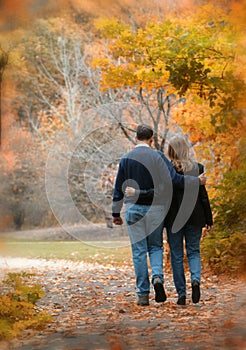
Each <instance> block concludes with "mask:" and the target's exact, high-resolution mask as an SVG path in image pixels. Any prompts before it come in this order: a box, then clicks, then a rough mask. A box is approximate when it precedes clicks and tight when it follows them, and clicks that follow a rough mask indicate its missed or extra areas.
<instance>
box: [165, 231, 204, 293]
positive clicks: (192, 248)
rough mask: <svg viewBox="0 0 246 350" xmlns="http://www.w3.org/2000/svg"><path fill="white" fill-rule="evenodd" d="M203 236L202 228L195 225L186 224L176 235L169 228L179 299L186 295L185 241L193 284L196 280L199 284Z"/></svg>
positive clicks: (172, 261)
mask: <svg viewBox="0 0 246 350" xmlns="http://www.w3.org/2000/svg"><path fill="white" fill-rule="evenodd" d="M201 234H202V228H201V227H196V226H193V225H188V224H186V225H184V227H183V228H182V229H181V230H180V231H178V232H176V233H173V232H172V231H171V228H170V227H167V239H168V243H169V247H170V252H171V264H172V270H173V280H174V284H175V288H176V290H177V293H178V295H179V297H180V296H183V295H186V280H185V273H184V240H185V247H186V255H187V259H188V263H189V269H190V276H191V283H192V282H194V281H195V280H197V281H198V282H200V280H201V259H200V240H201Z"/></svg>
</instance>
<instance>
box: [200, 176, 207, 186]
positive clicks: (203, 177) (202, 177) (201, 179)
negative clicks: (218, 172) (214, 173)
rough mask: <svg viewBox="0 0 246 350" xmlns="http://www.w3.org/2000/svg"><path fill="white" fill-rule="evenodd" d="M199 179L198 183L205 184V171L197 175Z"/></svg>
mask: <svg viewBox="0 0 246 350" xmlns="http://www.w3.org/2000/svg"><path fill="white" fill-rule="evenodd" d="M199 179H200V185H206V182H207V178H206V173H202V174H201V175H199Z"/></svg>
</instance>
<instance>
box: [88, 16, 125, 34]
mask: <svg viewBox="0 0 246 350" xmlns="http://www.w3.org/2000/svg"><path fill="white" fill-rule="evenodd" d="M94 25H95V28H96V29H98V30H99V31H100V33H101V35H102V36H103V37H107V38H111V39H115V38H117V37H118V36H119V35H120V34H122V33H124V32H125V33H126V32H127V31H129V30H130V26H128V25H127V24H124V23H120V22H119V20H118V19H115V18H113V19H109V18H99V19H96V20H95V22H94Z"/></svg>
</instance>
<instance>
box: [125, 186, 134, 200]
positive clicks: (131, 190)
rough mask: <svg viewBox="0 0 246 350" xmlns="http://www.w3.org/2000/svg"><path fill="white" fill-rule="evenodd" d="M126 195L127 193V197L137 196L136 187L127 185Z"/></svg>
mask: <svg viewBox="0 0 246 350" xmlns="http://www.w3.org/2000/svg"><path fill="white" fill-rule="evenodd" d="M125 195H126V196H127V197H129V196H135V188H133V187H129V186H127V188H126V190H125Z"/></svg>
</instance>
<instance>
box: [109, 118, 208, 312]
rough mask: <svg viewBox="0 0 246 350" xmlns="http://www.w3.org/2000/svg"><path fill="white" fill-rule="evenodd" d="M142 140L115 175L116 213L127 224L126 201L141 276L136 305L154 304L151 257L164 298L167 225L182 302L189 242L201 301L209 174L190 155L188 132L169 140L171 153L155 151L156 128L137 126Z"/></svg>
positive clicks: (181, 302) (134, 256) (196, 297)
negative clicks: (202, 253) (206, 185)
mask: <svg viewBox="0 0 246 350" xmlns="http://www.w3.org/2000/svg"><path fill="white" fill-rule="evenodd" d="M136 142H137V145H136V146H135V148H134V149H133V150H131V151H130V152H128V153H126V154H125V155H123V156H122V158H121V160H120V163H119V168H118V173H117V176H116V181H115V186H114V194H113V205H112V215H113V223H114V224H115V225H122V224H123V220H122V218H121V216H120V213H121V209H122V206H123V203H125V209H126V210H125V218H126V224H127V229H128V233H129V237H130V241H131V248H132V259H133V265H134V271H135V277H136V287H137V290H136V293H137V304H138V305H141V306H145V305H149V293H150V279H149V274H148V261H147V257H148V256H149V261H150V266H151V272H152V278H151V282H152V284H153V286H154V290H155V301H156V302H164V301H165V300H166V293H165V289H164V273H163V229H164V226H165V227H166V229H167V237H168V243H169V246H170V251H171V264H172V270H173V279H174V284H175V287H176V290H177V293H178V301H177V304H179V305H185V303H186V281H185V274H184V266H183V265H184V262H183V260H184V247H183V240H184V239H185V244H186V254H187V258H188V263H189V268H190V275H191V285H192V301H193V302H194V303H198V302H199V300H200V280H201V262H200V239H201V234H202V228H203V227H206V228H207V230H210V229H211V227H212V224H213V221H212V213H211V208H210V204H209V199H208V195H207V191H206V188H205V184H206V176H205V174H204V173H203V171H204V168H203V165H202V164H199V163H195V162H194V161H192V160H191V159H190V156H189V145H188V143H187V141H186V140H185V138H184V137H182V136H176V137H173V138H172V139H171V140H170V141H169V148H168V156H169V158H170V161H169V160H168V159H167V158H166V157H165V155H164V154H163V153H162V152H160V151H156V150H153V149H152V148H151V144H152V142H153V129H152V128H151V127H150V126H148V125H138V127H137V130H136Z"/></svg>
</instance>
